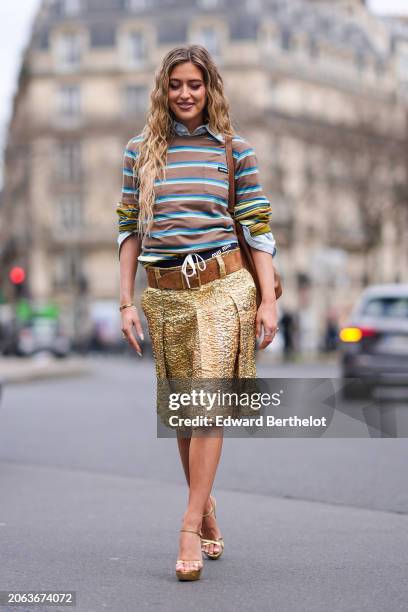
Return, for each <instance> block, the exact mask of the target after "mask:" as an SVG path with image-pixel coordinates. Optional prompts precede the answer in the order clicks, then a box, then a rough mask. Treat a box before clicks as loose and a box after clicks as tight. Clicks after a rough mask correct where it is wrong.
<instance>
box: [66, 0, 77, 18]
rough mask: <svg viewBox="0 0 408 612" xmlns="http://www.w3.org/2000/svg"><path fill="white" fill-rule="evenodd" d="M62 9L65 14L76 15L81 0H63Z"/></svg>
mask: <svg viewBox="0 0 408 612" xmlns="http://www.w3.org/2000/svg"><path fill="white" fill-rule="evenodd" d="M62 9H63V11H64V14H65V15H78V13H80V12H81V0H63V2H62Z"/></svg>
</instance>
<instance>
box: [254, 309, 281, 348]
mask: <svg viewBox="0 0 408 612" xmlns="http://www.w3.org/2000/svg"><path fill="white" fill-rule="evenodd" d="M262 329H263V339H262V342H261V344H260V345H259V348H260V349H264V348H266V347H267V346H268V345H269V344H270V343H271V342H272V340H273V339H274V337H275V334H276V331H277V329H278V311H277V307H276V300H271V301H268V302H264V301H262V302H261V304H260V306H259V308H258V311H257V313H256V337H257V338H260V336H261V331H262Z"/></svg>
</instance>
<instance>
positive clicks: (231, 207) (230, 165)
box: [224, 134, 282, 306]
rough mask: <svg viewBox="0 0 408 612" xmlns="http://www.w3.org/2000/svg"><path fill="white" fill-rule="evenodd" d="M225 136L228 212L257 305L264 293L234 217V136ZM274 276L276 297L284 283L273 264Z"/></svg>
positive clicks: (242, 231)
mask: <svg viewBox="0 0 408 612" xmlns="http://www.w3.org/2000/svg"><path fill="white" fill-rule="evenodd" d="M224 138H225V152H226V156H227V165H228V182H229V197H228V212H229V214H230V215H231V217H232V218H233V219H234V224H235V233H236V235H237V238H238V242H239V247H240V249H241V255H242V260H243V263H244V266H245V268H246V269H247V270H248V272H250V273H251V274H252V278H253V279H254V283H255V286H256V303H257V306H259V304H260V303H261V299H262V294H261V286H260V284H259V279H258V274H257V271H256V267H255V263H254V259H253V257H252V253H251V247H250V246H249V244H248V243H247V241H246V240H245V236H244V230H243V229H242V225H241V223H240V222H239V221H237V220H236V219H235V218H234V208H235V166H234V157H233V154H232V137H231V136H229V135H228V134H225V135H224ZM273 271H274V278H275V296H276V299H278V298H280V296H281V295H282V284H281V277H280V274H279V272H278V271H277V270H276V268H275V266H273Z"/></svg>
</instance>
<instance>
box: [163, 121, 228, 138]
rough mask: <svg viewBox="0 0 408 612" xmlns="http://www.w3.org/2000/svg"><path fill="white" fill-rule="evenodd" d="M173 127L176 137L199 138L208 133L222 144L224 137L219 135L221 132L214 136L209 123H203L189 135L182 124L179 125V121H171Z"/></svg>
mask: <svg viewBox="0 0 408 612" xmlns="http://www.w3.org/2000/svg"><path fill="white" fill-rule="evenodd" d="M173 127H174V131H175V132H176V134H177V135H178V136H200V135H201V134H205V133H206V132H208V133H209V134H211V136H213V137H214V138H215V139H216V140H218V141H219V142H222V143H224V137H223V135H222V134H221V132H220V133H217V134H216V133H215V132H214V131H213V130H212V129H211V128H210V124H209V123H203V124H202V125H199V126H198V127H196V129H195V130H194V132H193V133H192V134H190V132H189V131H188V128H187V127H186V126H185V125H184V123H180V121H176V120H175V119H173Z"/></svg>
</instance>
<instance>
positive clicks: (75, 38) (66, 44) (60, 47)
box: [57, 32, 81, 70]
mask: <svg viewBox="0 0 408 612" xmlns="http://www.w3.org/2000/svg"><path fill="white" fill-rule="evenodd" d="M80 61H81V39H80V35H79V34H78V33H77V32H63V33H61V34H60V35H59V37H58V40H57V65H58V68H59V69H60V70H76V69H77V68H79V64H80Z"/></svg>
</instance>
